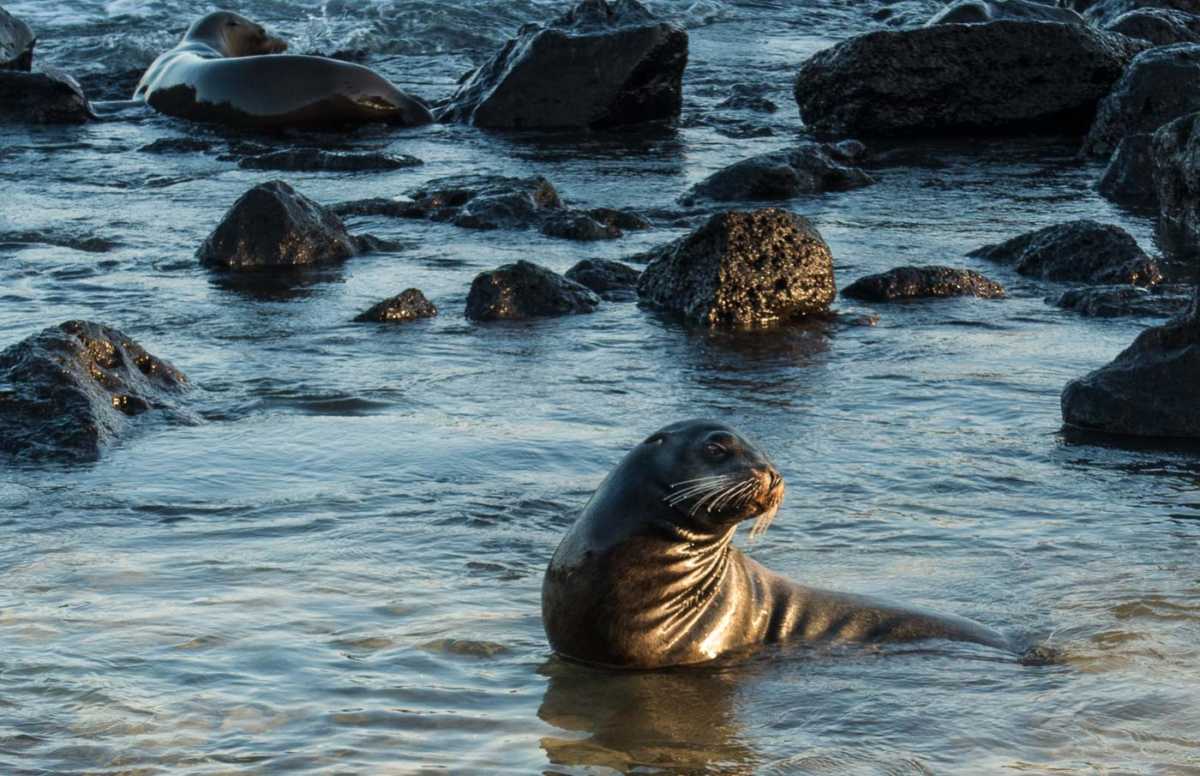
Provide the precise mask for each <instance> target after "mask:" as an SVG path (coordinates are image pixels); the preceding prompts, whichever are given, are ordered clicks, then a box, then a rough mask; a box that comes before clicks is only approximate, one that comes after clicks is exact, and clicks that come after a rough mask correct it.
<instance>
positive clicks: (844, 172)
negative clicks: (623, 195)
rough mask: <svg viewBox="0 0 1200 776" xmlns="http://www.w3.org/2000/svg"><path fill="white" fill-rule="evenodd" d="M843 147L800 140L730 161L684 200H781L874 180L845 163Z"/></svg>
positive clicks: (870, 182)
mask: <svg viewBox="0 0 1200 776" xmlns="http://www.w3.org/2000/svg"><path fill="white" fill-rule="evenodd" d="M846 161H847V159H846V156H845V154H844V153H843V151H842V149H840V148H839V147H837V146H834V145H831V144H829V143H801V144H800V145H799V146H797V147H795V148H789V149H786V150H783V151H773V152H771V153H766V154H759V155H758V156H752V157H750V158H749V159H743V160H742V161H740V162H736V163H734V164H731V165H730V166H728V167H726V168H724V169H723V170H718V171H717V172H715V173H713V174H712V175H710V176H708V177H707V178H705V179H704V180H703V181H701V182H700V183H698V184H696V185H695V186H694V187H693V188H692V190H691V192H689V193H688V194H687V195H685V197H684V198H683V199H684V200H685V201H692V200H695V199H711V200H715V201H718V202H728V201H731V200H781V199H791V198H792V197H797V196H800V195H802V194H819V193H821V192H825V191H846V190H848V189H856V188H860V187H862V186H870V185H871V184H872V183H874V182H875V180H874V179H873V178H872V177H871V176H870V175H867V174H866V173H865V172H863V171H862V170H860V169H859V168H857V167H854V166H853V165H850V164H846Z"/></svg>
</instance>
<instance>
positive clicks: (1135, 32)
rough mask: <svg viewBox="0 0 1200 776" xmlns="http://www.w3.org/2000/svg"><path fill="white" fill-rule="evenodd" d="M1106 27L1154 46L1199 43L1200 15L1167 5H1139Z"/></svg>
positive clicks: (1105, 26) (1110, 30)
mask: <svg viewBox="0 0 1200 776" xmlns="http://www.w3.org/2000/svg"><path fill="white" fill-rule="evenodd" d="M1104 29H1106V30H1108V31H1109V32H1115V33H1118V34H1120V35H1128V36H1129V37H1131V38H1137V39H1139V40H1145V41H1149V42H1150V43H1151V44H1153V45H1155V46H1171V45H1174V44H1176V43H1200V16H1197V15H1196V14H1190V13H1184V12H1183V11H1172V10H1168V9H1165V8H1139V9H1137V10H1136V11H1130V12H1129V13H1126V14H1121V15H1120V16H1118V17H1117V18H1116V19H1114V20H1113V21H1111V22H1109V23H1108V24H1106V25H1104Z"/></svg>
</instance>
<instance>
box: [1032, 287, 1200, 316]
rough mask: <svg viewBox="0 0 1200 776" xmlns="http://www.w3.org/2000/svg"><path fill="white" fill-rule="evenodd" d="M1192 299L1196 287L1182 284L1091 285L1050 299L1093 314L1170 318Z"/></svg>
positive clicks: (1060, 305) (1065, 307) (1064, 306)
mask: <svg viewBox="0 0 1200 776" xmlns="http://www.w3.org/2000/svg"><path fill="white" fill-rule="evenodd" d="M1191 300H1192V289H1191V288H1190V287H1185V286H1178V285H1159V286H1155V287H1154V288H1139V287H1138V286H1087V287H1084V288H1072V289H1069V290H1067V291H1064V292H1063V293H1062V294H1060V295H1059V296H1058V297H1056V298H1055V297H1048V298H1047V299H1046V301H1047V302H1050V303H1051V304H1053V305H1054V306H1056V307H1061V308H1063V309H1064V310H1074V311H1075V312H1077V313H1079V314H1081V315H1084V316H1087V317H1089V318H1117V317H1125V316H1137V317H1161V318H1167V317H1170V316H1172V315H1176V314H1178V313H1181V312H1183V311H1184V310H1185V309H1187V306H1188V304H1189V303H1190V302H1191Z"/></svg>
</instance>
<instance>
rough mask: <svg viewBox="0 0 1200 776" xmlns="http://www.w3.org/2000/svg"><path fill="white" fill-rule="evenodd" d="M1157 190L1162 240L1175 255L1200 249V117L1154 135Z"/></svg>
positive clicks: (1185, 119)
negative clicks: (1198, 246) (1199, 247)
mask: <svg viewBox="0 0 1200 776" xmlns="http://www.w3.org/2000/svg"><path fill="white" fill-rule="evenodd" d="M1152 142H1153V147H1152V150H1151V154H1152V156H1153V157H1154V187H1155V193H1156V195H1157V199H1158V226H1159V233H1160V239H1162V240H1163V242H1164V243H1165V244H1167V245H1168V246H1170V247H1171V248H1172V249H1174V250H1175V251H1176V252H1179V253H1183V254H1195V253H1196V252H1197V247H1196V246H1197V245H1200V113H1193V114H1191V115H1190V116H1184V117H1183V118H1181V119H1176V120H1175V121H1172V122H1171V123H1169V124H1167V125H1166V126H1164V127H1162V128H1161V129H1159V130H1158V131H1157V132H1155V133H1154V139H1153V141H1152Z"/></svg>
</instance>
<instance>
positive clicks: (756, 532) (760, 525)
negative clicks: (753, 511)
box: [750, 501, 779, 541]
mask: <svg viewBox="0 0 1200 776" xmlns="http://www.w3.org/2000/svg"><path fill="white" fill-rule="evenodd" d="M778 513H779V501H776V502H775V504H774V506H772V507H771V508H770V509H768V510H767V511H766V512H763V513H762V514H761V515H759V516H758V518H757V519H756V520H755V521H754V525H753V526H751V527H750V540H751V541H754V540H755V539H757V538H758V537H760V536H762V535H763V533H765V532H766V530H767V528H768V527H770V525H771V521H772V520H774V519H775V515H776V514H778Z"/></svg>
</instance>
